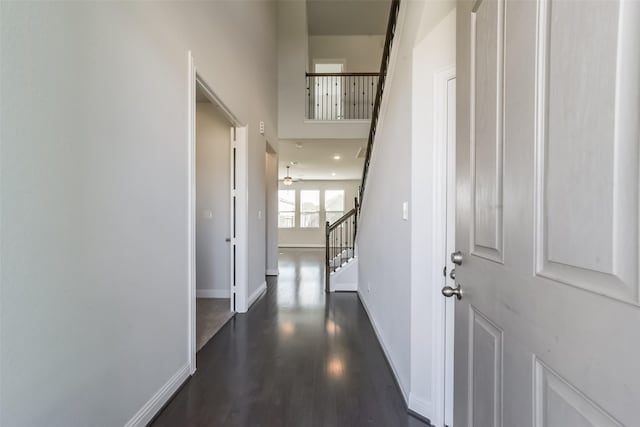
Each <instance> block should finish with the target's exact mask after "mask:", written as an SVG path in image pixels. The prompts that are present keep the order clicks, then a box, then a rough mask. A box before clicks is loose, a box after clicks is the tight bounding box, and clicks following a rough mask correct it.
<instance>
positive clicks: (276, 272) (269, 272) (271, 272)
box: [266, 268, 280, 276]
mask: <svg viewBox="0 0 640 427" xmlns="http://www.w3.org/2000/svg"><path fill="white" fill-rule="evenodd" d="M279 274H280V270H278V269H277V268H274V269H272V268H268V269H267V273H266V275H267V276H278V275H279Z"/></svg>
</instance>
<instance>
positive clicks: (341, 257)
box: [325, 199, 358, 292]
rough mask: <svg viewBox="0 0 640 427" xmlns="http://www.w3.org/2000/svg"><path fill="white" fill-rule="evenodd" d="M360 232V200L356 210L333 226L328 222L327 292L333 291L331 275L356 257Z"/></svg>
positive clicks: (326, 242) (356, 203) (356, 204)
mask: <svg viewBox="0 0 640 427" xmlns="http://www.w3.org/2000/svg"><path fill="white" fill-rule="evenodd" d="M357 230H358V199H355V205H354V208H353V209H351V210H350V211H349V212H347V213H346V214H344V215H343V216H342V217H341V218H340V219H338V220H337V221H336V222H334V223H333V224H330V223H329V221H327V224H326V232H325V238H326V241H325V250H326V257H325V261H326V264H325V290H326V291H327V292H330V291H331V273H335V272H336V271H337V270H339V269H340V268H342V267H343V266H344V265H345V264H347V263H348V262H349V261H350V260H351V259H352V258H353V257H354V256H355V242H356V232H357Z"/></svg>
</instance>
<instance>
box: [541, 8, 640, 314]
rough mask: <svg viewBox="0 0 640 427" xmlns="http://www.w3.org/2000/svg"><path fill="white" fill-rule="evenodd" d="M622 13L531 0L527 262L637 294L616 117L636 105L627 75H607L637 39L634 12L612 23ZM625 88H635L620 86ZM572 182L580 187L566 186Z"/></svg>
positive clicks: (632, 225)
mask: <svg viewBox="0 0 640 427" xmlns="http://www.w3.org/2000/svg"><path fill="white" fill-rule="evenodd" d="M623 13H624V8H623V7H621V3H619V2H593V3H592V4H590V5H589V7H577V6H576V5H575V4H573V3H570V2H561V1H554V2H550V1H548V0H546V1H544V3H543V4H542V5H541V10H540V20H539V24H538V33H539V39H538V70H537V71H538V81H537V85H538V87H539V88H540V89H539V91H538V93H537V96H538V99H537V104H538V111H537V113H538V114H537V123H536V125H537V128H538V129H539V133H538V137H537V139H536V145H537V151H538V156H537V167H536V169H537V172H538V175H539V177H540V178H539V179H540V182H539V183H538V185H539V189H538V191H537V194H538V196H539V197H538V199H537V211H538V212H537V214H538V227H537V236H536V237H537V245H538V250H537V254H536V257H537V266H536V268H537V273H538V274H539V275H540V276H543V277H547V278H549V279H552V280H557V281H559V282H562V283H566V284H569V285H573V286H578V287H581V288H585V289H588V290H591V291H594V292H597V293H601V294H605V295H609V296H612V297H615V298H620V299H623V300H627V301H629V302H634V303H637V302H638V274H637V273H638V272H637V263H638V190H639V188H638V128H637V121H638V120H637V117H636V119H634V120H628V121H621V120H619V118H620V117H621V113H622V111H621V110H622V109H624V110H628V109H631V110H634V109H635V110H636V111H637V108H638V107H637V104H636V105H635V106H634V105H631V104H630V102H634V101H635V102H636V103H637V101H638V98H637V81H636V80H637V79H629V78H627V79H622V80H621V79H618V78H617V76H618V71H619V64H618V62H617V58H618V56H619V55H621V56H622V57H624V58H628V59H631V60H634V59H635V62H636V63H637V61H638V58H640V56H639V55H640V53H639V51H638V49H637V45H635V44H633V43H632V42H631V41H630V40H629V41H628V43H627V42H626V39H628V38H632V39H633V40H635V42H636V43H637V42H638V40H640V38H639V37H638V31H637V28H638V27H637V25H638V24H639V23H638V22H633V23H632V22H630V23H628V24H626V25H625V27H623V28H621V22H620V19H619V17H620V16H621V14H623ZM630 16H631V17H633V14H631V15H630ZM602 22H606V23H607V25H603V24H600V25H598V24H599V23H602ZM629 24H631V25H635V26H636V27H635V28H636V30H635V31H628V29H629V28H628V26H629ZM634 37H635V38H634ZM619 39H620V41H621V42H622V45H621V46H620V47H618V41H619ZM584 70H589V71H588V72H584ZM634 85H635V88H634ZM634 89H635V92H636V96H635V97H634V96H630V97H629V96H628V95H623V94H627V93H631V94H633V91H634ZM620 95H623V97H624V98H626V99H624V98H622V97H621V96H620ZM616 100H619V101H620V102H616ZM616 118H618V120H616ZM576 153H579V155H576ZM576 183H580V185H581V186H583V187H584V188H588V189H589V191H574V187H575V185H576ZM577 243H579V244H577Z"/></svg>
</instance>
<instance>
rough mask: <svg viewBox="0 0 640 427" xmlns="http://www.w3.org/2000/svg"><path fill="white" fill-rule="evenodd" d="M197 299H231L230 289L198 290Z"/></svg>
mask: <svg viewBox="0 0 640 427" xmlns="http://www.w3.org/2000/svg"><path fill="white" fill-rule="evenodd" d="M196 297H197V298H229V289H196Z"/></svg>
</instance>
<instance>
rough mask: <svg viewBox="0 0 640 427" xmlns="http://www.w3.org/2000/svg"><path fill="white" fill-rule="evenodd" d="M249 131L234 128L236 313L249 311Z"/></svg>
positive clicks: (242, 128)
mask: <svg viewBox="0 0 640 427" xmlns="http://www.w3.org/2000/svg"><path fill="white" fill-rule="evenodd" d="M248 139H249V131H248V128H247V126H244V127H236V239H235V244H236V312H238V313H245V312H246V311H247V310H248V309H249V304H247V294H248V292H249V291H248V289H249V260H248V257H249V251H248V249H249V234H248V233H249V166H248V163H249V140H248Z"/></svg>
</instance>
